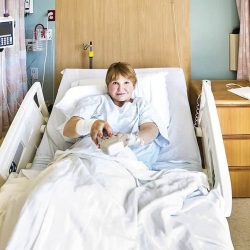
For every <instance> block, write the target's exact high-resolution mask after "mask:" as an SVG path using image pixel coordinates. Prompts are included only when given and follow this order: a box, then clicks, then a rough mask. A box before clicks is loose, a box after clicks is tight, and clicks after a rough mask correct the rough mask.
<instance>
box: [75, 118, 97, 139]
mask: <svg viewBox="0 0 250 250" xmlns="http://www.w3.org/2000/svg"><path fill="white" fill-rule="evenodd" d="M95 121H96V119H86V120H85V119H80V120H79V121H78V122H77V123H76V127H75V131H76V133H77V134H78V135H79V136H83V135H87V134H89V133H90V131H91V127H92V125H93V123H94V122H95Z"/></svg>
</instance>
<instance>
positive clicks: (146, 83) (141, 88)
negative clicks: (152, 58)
mask: <svg viewBox="0 0 250 250" xmlns="http://www.w3.org/2000/svg"><path fill="white" fill-rule="evenodd" d="M166 75H167V72H159V73H145V74H137V80H138V81H137V84H136V87H135V90H134V96H135V97H144V98H145V99H146V100H147V101H148V102H150V103H152V105H153V106H154V108H155V109H156V111H157V113H158V114H159V115H160V117H161V118H162V121H163V123H164V126H166V127H168V126H169V103H168V93H167V83H166ZM71 87H72V88H70V89H69V90H68V91H67V92H66V93H65V95H64V97H63V98H62V100H61V101H60V102H59V103H58V104H56V105H55V107H56V108H58V109H59V110H61V111H62V112H63V114H64V115H65V116H66V117H67V118H69V116H70V115H71V113H72V111H73V109H74V107H75V106H76V104H77V102H78V101H79V100H80V99H81V98H83V97H85V96H90V95H99V94H104V93H107V87H106V84H105V80H104V78H86V79H83V80H78V81H74V82H72V83H71Z"/></svg>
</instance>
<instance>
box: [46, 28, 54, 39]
mask: <svg viewBox="0 0 250 250" xmlns="http://www.w3.org/2000/svg"><path fill="white" fill-rule="evenodd" d="M46 38H47V40H52V38H53V33H52V29H47V32H46Z"/></svg>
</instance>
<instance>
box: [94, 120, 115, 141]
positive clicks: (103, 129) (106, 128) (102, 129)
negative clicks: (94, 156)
mask: <svg viewBox="0 0 250 250" xmlns="http://www.w3.org/2000/svg"><path fill="white" fill-rule="evenodd" d="M90 136H91V138H92V140H93V141H94V143H95V144H96V145H99V143H98V138H103V137H104V136H108V137H111V136H112V128H111V127H110V125H109V124H108V123H107V122H106V121H104V120H96V121H95V122H94V123H93V125H92V127H91V131H90Z"/></svg>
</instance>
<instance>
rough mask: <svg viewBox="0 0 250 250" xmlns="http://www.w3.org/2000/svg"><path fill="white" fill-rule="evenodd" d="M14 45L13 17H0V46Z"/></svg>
mask: <svg viewBox="0 0 250 250" xmlns="http://www.w3.org/2000/svg"><path fill="white" fill-rule="evenodd" d="M11 46H14V19H13V18H12V17H10V16H8V17H0V48H7V47H11Z"/></svg>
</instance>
